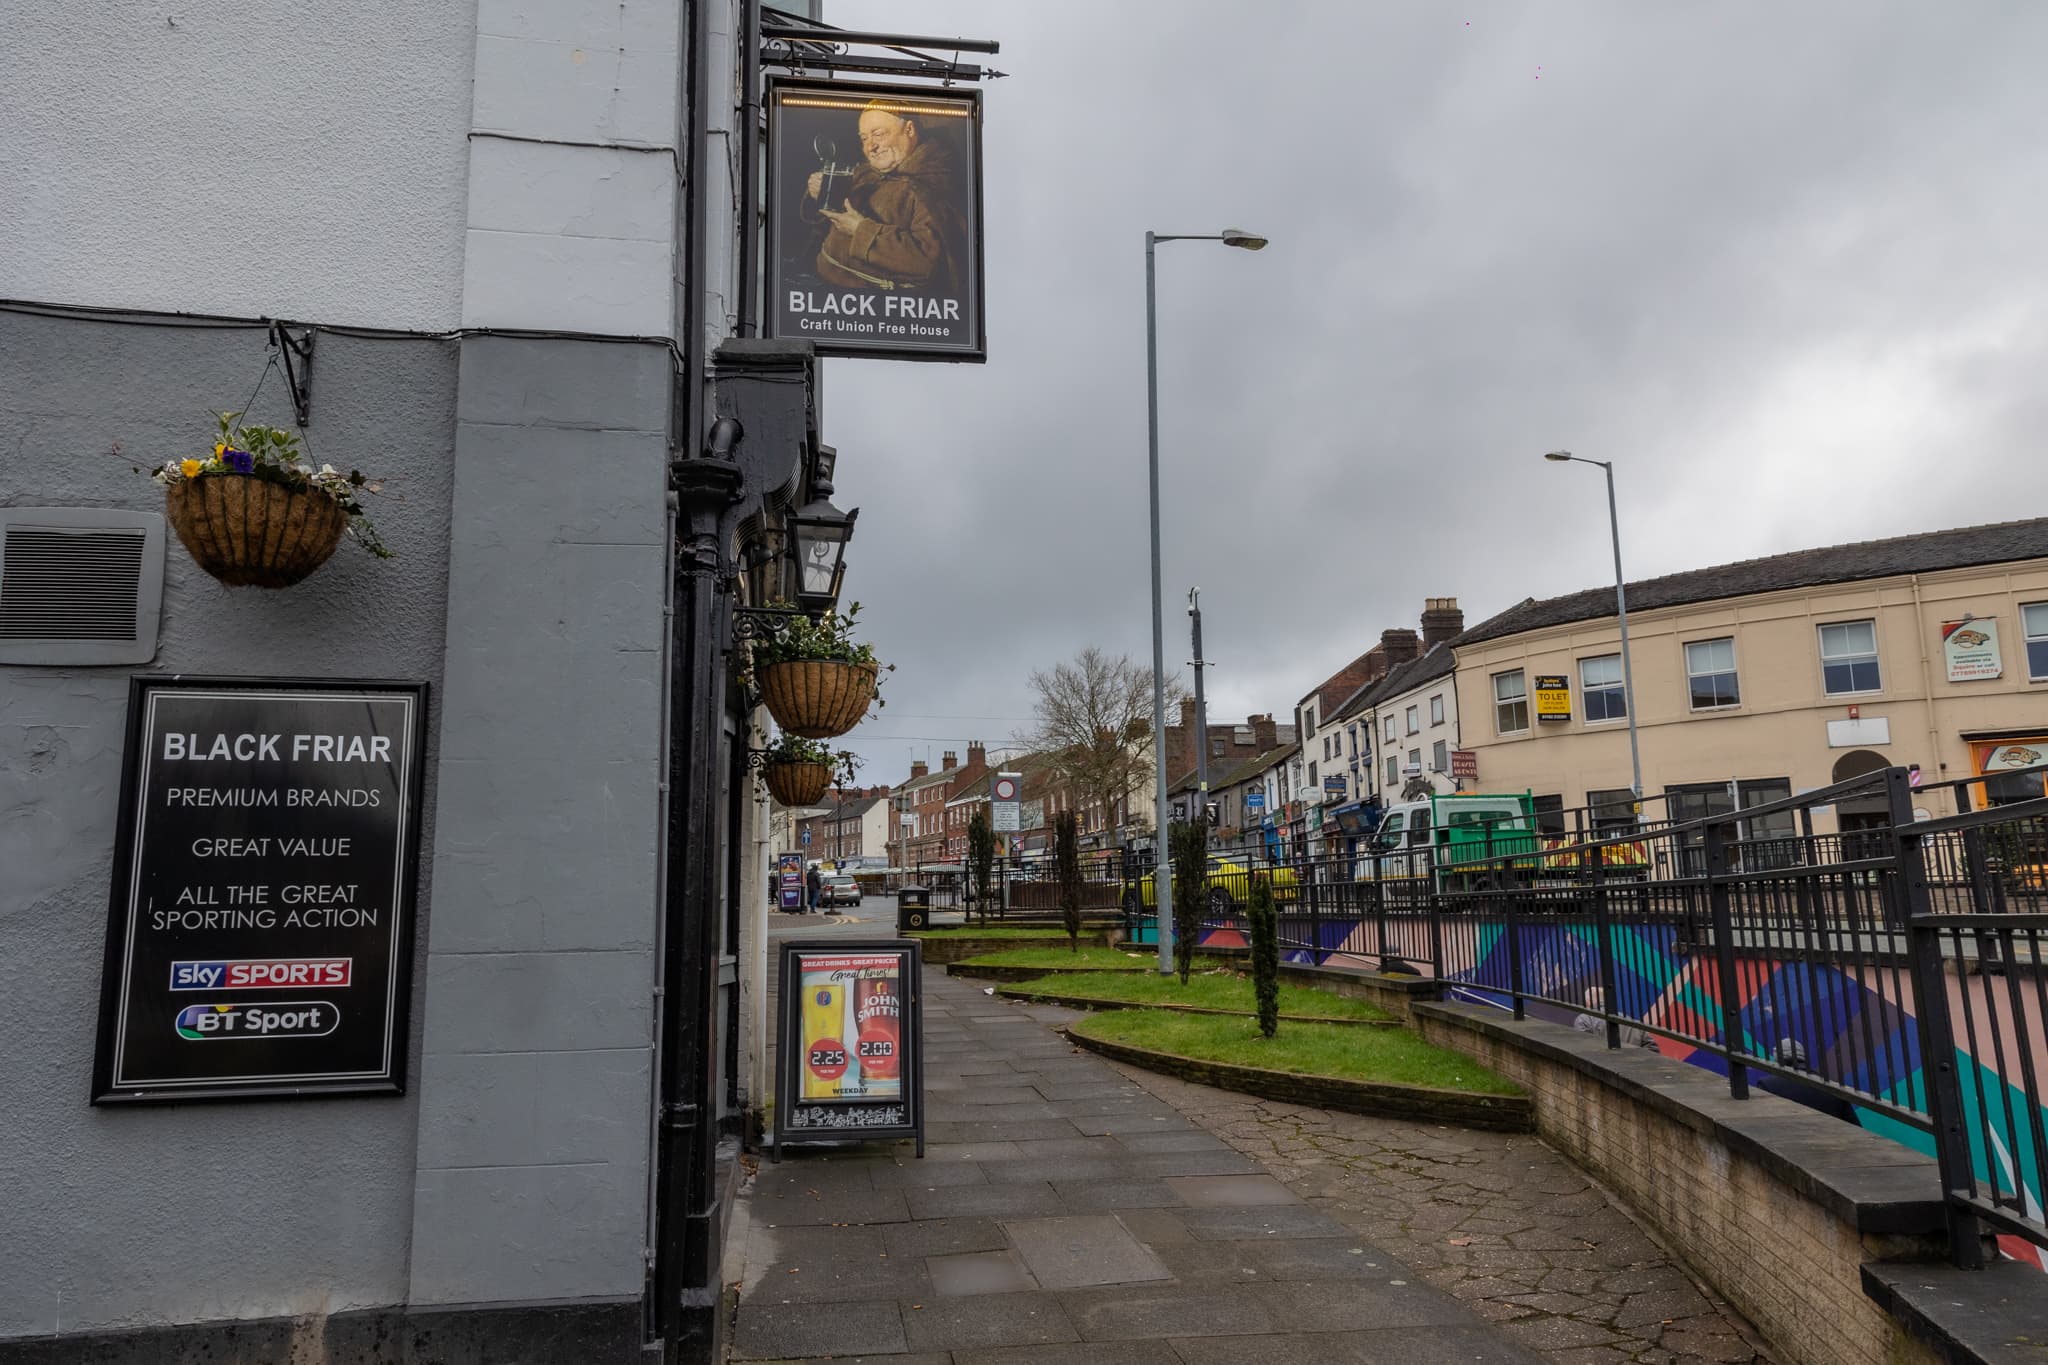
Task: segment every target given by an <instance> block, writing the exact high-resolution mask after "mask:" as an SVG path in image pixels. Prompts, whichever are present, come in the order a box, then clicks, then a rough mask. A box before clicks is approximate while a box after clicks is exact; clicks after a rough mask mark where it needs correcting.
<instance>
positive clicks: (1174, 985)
mask: <svg viewBox="0 0 2048 1365" xmlns="http://www.w3.org/2000/svg"><path fill="white" fill-rule="evenodd" d="M1008 990H1009V991H1011V992H1014V993H1018V994H1025V993H1028V994H1032V995H1061V996H1067V997H1069V998H1072V999H1081V1000H1115V1001H1119V1002H1122V1003H1124V1004H1130V1005H1194V1006H1197V1007H1198V1008H1201V1009H1210V1010H1231V1011H1234V1012H1236V1013H1239V1014H1250V1013H1251V1012H1252V1009H1253V1005H1254V1003H1255V1002H1254V1000H1253V997H1252V982H1251V978H1250V977H1248V976H1241V975H1239V974H1238V973H1236V972H1229V971H1220V972H1196V973H1195V974H1194V975H1192V976H1190V977H1189V978H1188V984H1187V985H1186V986H1182V985H1181V984H1180V978H1179V977H1177V976H1161V975H1159V974H1158V973H1157V972H1151V973H1145V974H1135V973H1134V974H1132V975H1129V976H1126V975H1123V974H1117V975H1113V976H1112V975H1109V974H1106V973H1101V972H1095V973H1088V974H1082V973H1076V974H1075V975H1073V976H1062V975H1061V974H1059V973H1058V972H1054V973H1053V974H1052V975H1050V976H1041V977H1039V978H1038V979H1037V980H1036V981H1027V982H1024V983H1023V984H1021V985H1017V986H1011V987H1009V988H1008ZM1280 1013H1281V1014H1282V1015H1288V1016H1294V1017H1308V1018H1321V1019H1365V1020H1384V1019H1388V1018H1391V1017H1392V1016H1390V1015H1389V1014H1388V1013H1387V1012H1386V1011H1385V1010H1383V1009H1380V1008H1378V1007H1377V1006H1375V1005H1373V1004H1371V1003H1370V1002H1368V1001H1364V1000H1355V999H1353V998H1351V997H1350V996H1346V995H1338V994H1336V993H1335V992H1333V991H1319V990H1317V989H1315V988H1314V987H1313V986H1295V985H1290V984H1287V983H1285V982H1283V983H1281V986H1280Z"/></svg>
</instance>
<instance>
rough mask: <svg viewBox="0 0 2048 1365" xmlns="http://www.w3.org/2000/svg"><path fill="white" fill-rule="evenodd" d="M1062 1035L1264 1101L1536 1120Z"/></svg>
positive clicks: (1485, 1124)
mask: <svg viewBox="0 0 2048 1365" xmlns="http://www.w3.org/2000/svg"><path fill="white" fill-rule="evenodd" d="M1062 1032H1063V1033H1064V1034H1065V1035H1066V1037H1067V1040H1068V1041H1069V1042H1071V1043H1073V1044H1074V1046H1076V1047H1083V1048H1086V1049H1088V1050H1089V1051H1090V1052H1094V1053H1099V1054H1100V1055H1102V1056H1104V1057H1108V1058H1109V1059H1111V1060H1112V1061H1118V1062H1128V1063H1129V1064H1130V1065H1132V1066H1140V1067H1143V1068H1145V1070H1147V1071H1157V1072H1159V1073H1161V1074H1162V1075H1167V1076H1172V1077H1175V1078H1176V1079H1179V1080H1183V1081H1192V1082H1193V1083H1195V1084H1196V1085H1213V1086H1215V1087H1216V1088H1217V1089H1219V1090H1235V1091H1237V1092H1239V1093H1240V1094H1245V1095H1257V1096H1258V1097H1259V1098H1260V1099H1266V1100H1281V1101H1283V1102H1286V1103H1289V1104H1307V1105H1313V1106H1315V1107H1316V1108H1318V1109H1336V1110H1341V1111H1342V1112H1344V1113H1347V1114H1371V1115H1374V1116H1376V1117H1379V1118H1390V1119H1411V1120H1413V1121H1415V1122H1417V1123H1453V1124H1457V1125H1459V1126H1461V1127H1465V1128H1487V1129H1492V1130H1494V1131H1496V1132H1505V1133H1526V1132H1528V1131H1529V1130H1530V1129H1531V1128H1532V1127H1533V1126H1534V1122H1535V1116H1534V1113H1533V1111H1532V1107H1531V1104H1530V1101H1529V1099H1528V1097H1527V1096H1522V1095H1475V1094H1471V1093H1469V1092H1466V1091H1459V1090H1433V1089H1431V1088H1429V1087H1428V1086H1421V1085H1389V1084H1382V1083H1379V1082H1374V1081H1348V1080H1340V1079H1338V1078H1337V1077H1335V1076H1303V1075H1299V1074H1297V1073H1295V1072H1292V1071H1268V1070H1266V1069H1265V1068H1263V1067H1256V1066H1235V1065H1232V1064H1231V1063H1229V1062H1205V1061H1199V1060H1197V1059H1195V1058H1193V1057H1180V1056H1176V1055H1174V1054H1173V1053H1170V1052H1154V1051H1152V1050H1151V1049H1150V1048H1142V1047H1132V1046H1130V1045H1129V1044H1127V1043H1112V1042H1108V1041H1106V1040H1104V1039H1100V1038H1090V1037H1088V1036H1087V1035H1086V1034H1084V1033H1080V1032H1078V1031H1076V1030H1074V1029H1064V1030H1062Z"/></svg>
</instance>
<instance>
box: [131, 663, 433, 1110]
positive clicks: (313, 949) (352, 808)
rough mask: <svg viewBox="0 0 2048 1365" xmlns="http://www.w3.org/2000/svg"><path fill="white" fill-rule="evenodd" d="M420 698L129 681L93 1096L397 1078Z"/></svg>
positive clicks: (414, 845) (398, 687) (409, 689)
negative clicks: (125, 739)
mask: <svg viewBox="0 0 2048 1365" xmlns="http://www.w3.org/2000/svg"><path fill="white" fill-rule="evenodd" d="M426 700H427V685H426V684H425V683H386V682H335V683H320V682H296V681H286V680H281V679H246V678H216V679H189V678H177V679H171V678H136V679H134V680H133V681H132V682H131V684H130V687H129V716H128V743H127V751H126V754H125V757H124V761H123V765H122V778H121V816H120V825H119V834H118V836H117V846H116V850H115V862H114V883H113V893H112V898H111V904H110V907H109V913H108V919H107V949H106V966H105V969H104V972H103V974H102V976H101V982H100V1020H99V1048H98V1054H97V1058H96V1060H95V1064H94V1081H93V1100H94V1102H95V1103H106V1102H111V1101H123V1100H125V1101H140V1100H190V1099H207V1098H215V1099H218V1098H229V1097H256V1096H285V1095H307V1094H315V1093H323V1092H351V1093H373V1094H399V1093H402V1092H403V1091H404V1089H405V1040H406V1024H407V1007H408V1004H409V1001H410V990H409V986H408V981H409V978H410V975H411V973H410V965H411V952H412V921H413V888H414V885H415V882H416V880H417V878H416V875H415V874H416V871H417V867H418V861H419V827H420V810H419V792H420V784H421V775H422V772H423V758H424V755H423V752H422V746H421V735H422V733H423V717H424V713H425V710H426Z"/></svg>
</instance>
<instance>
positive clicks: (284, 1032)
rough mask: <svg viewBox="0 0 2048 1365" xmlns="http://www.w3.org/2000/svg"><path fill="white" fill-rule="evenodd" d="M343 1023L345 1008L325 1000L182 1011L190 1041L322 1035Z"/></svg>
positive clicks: (180, 1023) (181, 1024) (181, 1025)
mask: <svg viewBox="0 0 2048 1365" xmlns="http://www.w3.org/2000/svg"><path fill="white" fill-rule="evenodd" d="M340 1023H341V1011H340V1010H338V1009H336V1008H335V1007H334V1006H332V1005H330V1004H328V1003H326V1002H325V1001H322V1000H293V1001H289V1002H287V1003H285V1004H281V1005H270V1004H264V1005H187V1006H185V1008H183V1009H181V1010H179V1011H178V1018H177V1021H176V1028H177V1031H178V1036H179V1037H180V1038H183V1039H184V1040H185V1041H186V1042H188V1043H220V1042H233V1041H236V1040H245V1041H249V1042H268V1041H270V1040H272V1039H276V1038H321V1037H325V1036H326V1035H327V1034H330V1033H332V1032H334V1030H335V1028H336V1026H337V1025H339V1024H340Z"/></svg>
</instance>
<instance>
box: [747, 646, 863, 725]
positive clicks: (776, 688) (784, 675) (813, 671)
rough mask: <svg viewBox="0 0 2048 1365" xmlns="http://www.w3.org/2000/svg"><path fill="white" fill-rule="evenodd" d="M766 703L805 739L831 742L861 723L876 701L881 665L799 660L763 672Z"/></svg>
mask: <svg viewBox="0 0 2048 1365" xmlns="http://www.w3.org/2000/svg"><path fill="white" fill-rule="evenodd" d="M760 678H761V701H762V703H763V704H764V705H766V706H767V708H768V714H769V715H771V716H773V717H775V723H776V724H777V725H779V726H781V727H782V728H783V729H784V730H787V731H788V732H789V733H790V734H793V735H801V736H802V737H803V738H805V739H831V738H832V737H833V736H835V735H843V734H845V733H846V732H847V731H848V730H851V729H852V728H853V727H854V726H856V725H858V724H860V718H861V717H862V716H864V715H866V714H867V713H868V703H869V702H871V701H873V700H874V699H875V666H874V665H873V664H853V663H842V662H838V661H831V660H824V659H794V660H791V661H790V662H788V663H779V664H769V665H767V666H766V667H764V668H762V669H761V670H760Z"/></svg>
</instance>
